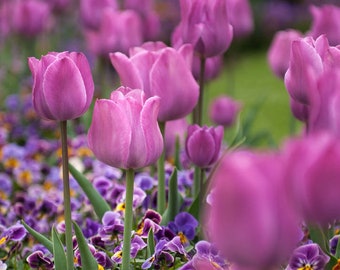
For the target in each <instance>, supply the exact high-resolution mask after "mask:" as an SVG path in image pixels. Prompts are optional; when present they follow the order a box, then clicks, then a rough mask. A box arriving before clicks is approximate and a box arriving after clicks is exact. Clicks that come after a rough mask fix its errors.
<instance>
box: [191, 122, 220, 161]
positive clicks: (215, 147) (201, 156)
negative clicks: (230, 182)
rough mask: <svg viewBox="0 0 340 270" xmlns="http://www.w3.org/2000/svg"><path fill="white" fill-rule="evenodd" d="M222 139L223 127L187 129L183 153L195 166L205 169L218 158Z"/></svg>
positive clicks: (193, 127)
mask: <svg viewBox="0 0 340 270" xmlns="http://www.w3.org/2000/svg"><path fill="white" fill-rule="evenodd" d="M222 139H223V127H222V126H218V127H206V126H204V127H200V126H198V125H191V126H189V127H188V135H187V139H186V142H185V151H186V153H187V155H188V157H189V159H190V160H191V161H192V163H194V164H195V165H196V166H198V167H201V168H206V167H209V166H211V165H212V164H214V163H215V162H216V161H217V159H218V158H219V154H220V150H221V145H222Z"/></svg>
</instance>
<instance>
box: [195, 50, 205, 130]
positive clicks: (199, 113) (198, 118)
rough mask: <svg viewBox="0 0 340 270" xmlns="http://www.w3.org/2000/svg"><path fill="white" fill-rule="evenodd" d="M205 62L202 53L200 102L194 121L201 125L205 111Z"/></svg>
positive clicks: (196, 108)
mask: <svg viewBox="0 0 340 270" xmlns="http://www.w3.org/2000/svg"><path fill="white" fill-rule="evenodd" d="M205 62H206V58H205V57H204V56H203V55H201V56H200V75H199V79H198V81H199V88H200V92H199V98H198V103H197V105H196V107H195V109H194V118H193V123H194V124H197V125H199V126H201V125H202V112H203V106H204V104H203V101H204V73H205Z"/></svg>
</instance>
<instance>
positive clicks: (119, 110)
mask: <svg viewBox="0 0 340 270" xmlns="http://www.w3.org/2000/svg"><path fill="white" fill-rule="evenodd" d="M158 110H159V98H158V97H151V98H148V99H145V95H144V92H143V91H141V90H132V89H130V88H128V87H120V88H118V89H117V90H116V91H113V92H112V93H111V98H110V99H99V100H97V101H96V103H95V107H94V111H93V118H92V123H91V126H90V129H89V132H88V142H89V147H90V149H91V150H92V151H93V153H94V154H95V156H96V157H97V158H98V159H99V160H100V161H102V162H104V163H106V164H108V165H110V166H112V167H117V168H124V169H136V168H141V167H145V166H148V165H151V164H153V163H154V162H156V161H157V159H158V158H159V156H160V155H161V153H162V151H163V138H162V135H161V132H160V130H159V127H158V123H157V115H158Z"/></svg>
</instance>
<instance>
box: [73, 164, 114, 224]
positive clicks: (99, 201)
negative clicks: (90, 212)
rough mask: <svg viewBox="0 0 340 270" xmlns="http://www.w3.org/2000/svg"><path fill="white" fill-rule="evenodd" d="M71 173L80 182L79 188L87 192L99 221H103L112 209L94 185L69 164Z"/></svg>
mask: <svg viewBox="0 0 340 270" xmlns="http://www.w3.org/2000/svg"><path fill="white" fill-rule="evenodd" d="M69 169H70V173H71V174H72V176H73V177H74V178H75V180H76V181H77V182H78V184H79V186H80V187H81V188H82V190H83V191H84V192H85V194H86V196H87V197H88V199H89V200H90V202H91V204H92V206H93V209H94V211H95V212H96V215H97V216H98V218H99V219H102V217H103V216H104V214H105V212H107V211H110V210H111V208H110V206H109V205H108V203H107V202H106V201H105V200H104V199H103V197H102V196H101V195H100V194H99V193H98V191H97V190H96V189H95V188H94V187H93V186H92V183H91V182H90V181H89V180H88V179H87V178H86V177H85V176H84V175H83V174H81V173H80V172H79V171H78V170H77V169H76V168H75V167H73V166H72V165H71V164H69Z"/></svg>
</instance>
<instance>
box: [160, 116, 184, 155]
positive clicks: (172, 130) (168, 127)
mask: <svg viewBox="0 0 340 270" xmlns="http://www.w3.org/2000/svg"><path fill="white" fill-rule="evenodd" d="M187 130H188V121H187V120H186V118H181V119H177V120H172V121H167V122H166V124H165V135H164V142H165V155H166V156H167V157H170V156H173V155H174V154H175V146H176V138H177V137H178V139H179V143H180V145H181V146H184V144H185V135H186V133H187Z"/></svg>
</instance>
